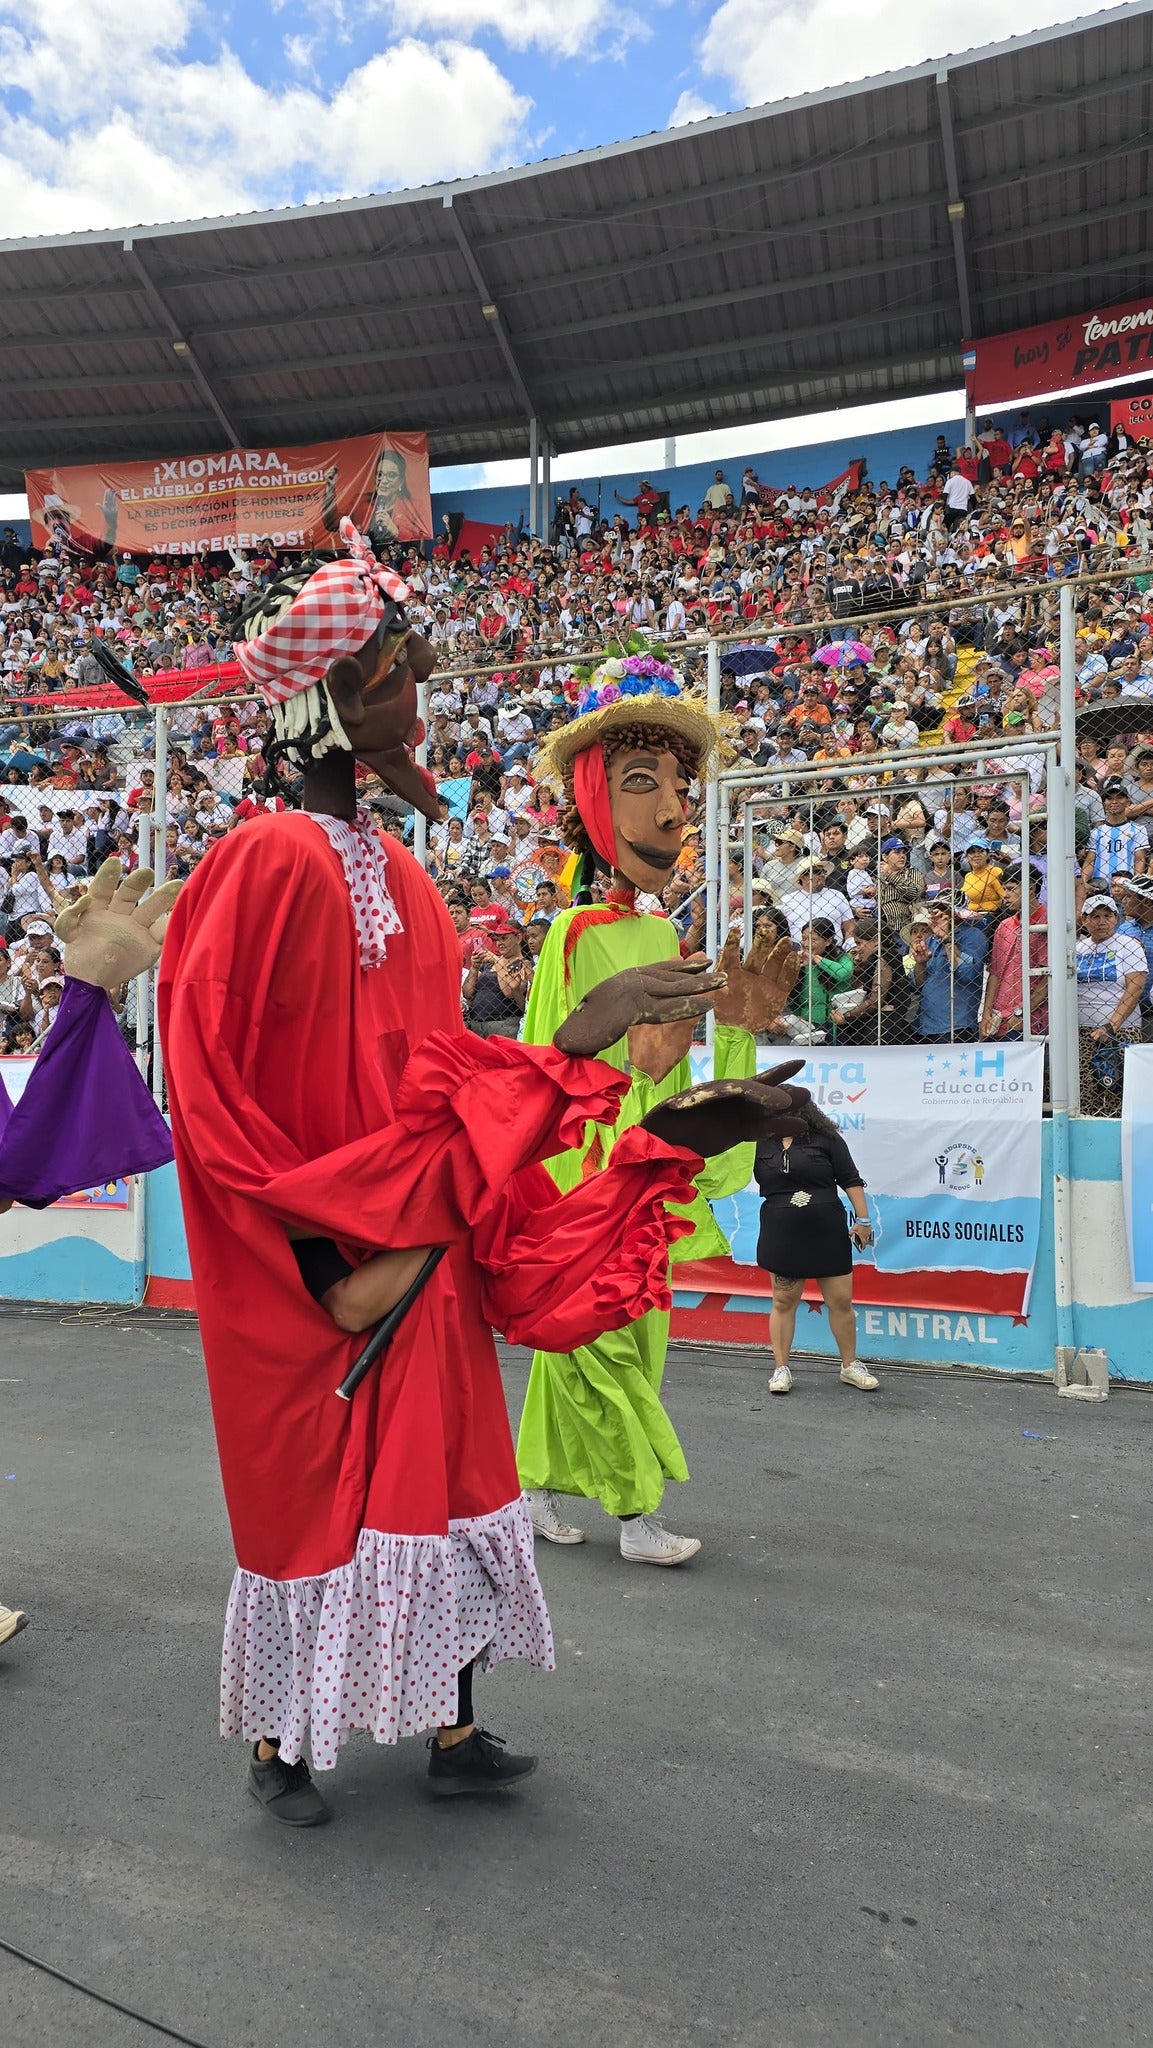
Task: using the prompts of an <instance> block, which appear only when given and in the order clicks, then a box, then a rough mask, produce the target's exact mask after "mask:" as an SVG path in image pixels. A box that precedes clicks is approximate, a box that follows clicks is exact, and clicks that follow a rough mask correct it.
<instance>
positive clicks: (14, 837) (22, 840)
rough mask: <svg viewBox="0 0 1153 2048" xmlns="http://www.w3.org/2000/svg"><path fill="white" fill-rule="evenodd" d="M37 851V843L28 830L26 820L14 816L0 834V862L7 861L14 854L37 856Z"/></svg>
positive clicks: (38, 849)
mask: <svg viewBox="0 0 1153 2048" xmlns="http://www.w3.org/2000/svg"><path fill="white" fill-rule="evenodd" d="M39 851H40V848H39V846H38V845H37V842H36V841H35V840H34V839H33V837H32V834H31V832H30V831H29V830H28V820H27V818H22V817H19V816H15V815H14V816H13V818H12V821H11V823H10V824H8V825H5V827H4V830H3V831H2V832H0V860H5V861H9V860H11V859H12V856H13V854H16V853H36V854H38V853H39Z"/></svg>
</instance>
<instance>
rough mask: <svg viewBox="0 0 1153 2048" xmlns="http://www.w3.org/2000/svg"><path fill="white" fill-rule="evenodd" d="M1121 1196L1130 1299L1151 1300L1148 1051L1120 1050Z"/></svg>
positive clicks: (1152, 1139)
mask: <svg viewBox="0 0 1153 2048" xmlns="http://www.w3.org/2000/svg"><path fill="white" fill-rule="evenodd" d="M1121 1193H1122V1199H1123V1201H1124V1204H1125V1234H1126V1236H1127V1238H1128V1240H1129V1272H1130V1276H1131V1278H1132V1282H1133V1292H1134V1294H1153V1045H1128V1046H1126V1048H1125V1081H1124V1086H1123V1088H1122V1092H1121Z"/></svg>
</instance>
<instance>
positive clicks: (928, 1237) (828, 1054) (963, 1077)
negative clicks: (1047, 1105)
mask: <svg viewBox="0 0 1153 2048" xmlns="http://www.w3.org/2000/svg"><path fill="white" fill-rule="evenodd" d="M798 1050H799V1049H798ZM787 1057H788V1048H787V1047H785V1046H759V1047H758V1048H757V1065H758V1068H760V1069H762V1070H763V1069H765V1068H766V1067H771V1066H776V1065H777V1063H778V1062H779V1061H780V1060H783V1059H786V1058H787ZM1044 1057H1045V1055H1044V1046H1043V1045H1042V1044H1040V1043H1038V1044H1035V1045H1033V1044H1031V1045H1016V1044H1010V1045H1004V1044H998V1045H994V1044H987V1045H944V1046H941V1045H933V1046H928V1045H908V1046H860V1047H857V1046H844V1047H837V1046H821V1047H820V1048H817V1047H814V1048H813V1049H812V1050H811V1052H810V1053H809V1055H808V1057H807V1058H806V1061H805V1067H804V1071H803V1072H802V1073H800V1074H798V1075H797V1077H796V1078H797V1081H798V1082H799V1083H801V1084H803V1086H805V1087H806V1088H808V1089H809V1090H810V1091H811V1093H812V1096H813V1100H814V1101H815V1103H816V1104H817V1107H818V1108H819V1109H822V1110H823V1111H824V1112H825V1115H826V1116H828V1117H829V1118H830V1119H831V1121H832V1122H833V1123H835V1124H836V1125H837V1126H838V1128H839V1129H840V1131H841V1133H842V1135H843V1137H844V1139H845V1142H846V1144H847V1145H848V1148H849V1150H850V1152H851V1153H852V1155H853V1158H854V1160H855V1161H856V1164H857V1165H858V1167H859V1168H860V1170H861V1174H862V1177H863V1179H864V1182H865V1186H866V1192H867V1199H868V1204H869V1214H870V1217H871V1219H872V1222H873V1227H874V1231H875V1233H876V1252H875V1257H876V1264H877V1268H878V1271H879V1272H881V1273H893V1274H897V1273H900V1274H917V1275H920V1276H925V1288H924V1295H925V1298H926V1299H927V1300H929V1301H930V1304H931V1301H932V1296H933V1283H932V1276H933V1275H934V1274H939V1273H944V1272H948V1273H951V1274H956V1273H957V1272H958V1271H965V1272H971V1273H972V1274H973V1306H974V1307H975V1308H984V1307H988V1308H989V1309H990V1310H993V1311H1001V1312H1004V1310H1005V1308H1011V1310H1012V1312H1013V1313H1017V1314H1020V1313H1023V1312H1024V1309H1025V1307H1026V1305H1027V1302H1028V1294H1029V1284H1030V1281H1031V1278H1032V1272H1033V1266H1034V1262H1035V1260H1036V1255H1037V1240H1038V1235H1039V1232H1040V1224H1041V1103H1042V1093H1043V1085H1044ZM715 1209H716V1215H717V1220H718V1222H719V1223H720V1225H721V1228H722V1229H723V1230H724V1231H725V1232H726V1234H727V1235H728V1236H729V1242H730V1246H731V1249H732V1255H733V1258H734V1259H735V1260H736V1261H737V1262H738V1263H739V1264H747V1265H752V1264H754V1263H755V1261H756V1243H757V1229H758V1222H759V1201H758V1197H757V1194H756V1190H755V1188H752V1189H750V1190H748V1191H745V1192H744V1193H742V1194H741V1195H738V1196H736V1197H734V1198H733V1199H732V1200H731V1201H725V1202H718V1203H717V1204H716V1205H715ZM986 1296H987V1297H988V1298H987V1299H986ZM902 1298H904V1296H902Z"/></svg>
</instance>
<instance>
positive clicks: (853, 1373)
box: [841, 1358, 881, 1394]
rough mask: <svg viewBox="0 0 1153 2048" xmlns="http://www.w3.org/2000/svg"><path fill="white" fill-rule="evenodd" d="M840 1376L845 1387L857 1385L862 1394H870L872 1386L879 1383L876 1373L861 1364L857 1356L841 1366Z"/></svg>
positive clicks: (876, 1385)
mask: <svg viewBox="0 0 1153 2048" xmlns="http://www.w3.org/2000/svg"><path fill="white" fill-rule="evenodd" d="M841 1378H842V1379H843V1380H844V1382H845V1385H846V1386H847V1387H859V1388H860V1389H861V1392H862V1394H871V1393H872V1391H873V1388H874V1387H879V1386H880V1384H881V1382H880V1381H879V1379H878V1378H877V1375H876V1373H875V1372H870V1371H869V1368H868V1366H867V1365H862V1364H861V1361H860V1359H859V1358H853V1359H850V1361H849V1363H848V1365H843V1366H842V1367H841Z"/></svg>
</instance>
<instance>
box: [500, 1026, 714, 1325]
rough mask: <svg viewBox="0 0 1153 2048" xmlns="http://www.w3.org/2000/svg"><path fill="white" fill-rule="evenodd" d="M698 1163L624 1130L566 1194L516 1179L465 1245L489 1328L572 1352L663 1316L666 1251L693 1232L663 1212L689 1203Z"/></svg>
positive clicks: (539, 1172) (543, 1180) (525, 1176)
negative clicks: (479, 1276)
mask: <svg viewBox="0 0 1153 2048" xmlns="http://www.w3.org/2000/svg"><path fill="white" fill-rule="evenodd" d="M491 1042H492V1041H490V1043H491ZM701 1164H702V1162H701V1160H700V1159H699V1158H698V1157H697V1156H696V1154H695V1153H692V1152H687V1151H681V1150H679V1149H678V1148H675V1147H673V1146H671V1145H666V1144H664V1143H663V1142H662V1140H661V1139H659V1138H654V1137H652V1136H651V1135H650V1133H649V1132H648V1131H642V1130H640V1129H639V1128H633V1129H631V1130H628V1131H626V1132H625V1133H624V1134H623V1136H622V1137H621V1138H620V1139H619V1140H618V1142H617V1144H616V1145H615V1146H614V1148H613V1153H612V1157H611V1159H610V1161H609V1164H608V1166H607V1167H606V1168H605V1170H604V1171H603V1172H602V1173H596V1174H593V1175H591V1176H590V1178H589V1179H588V1180H586V1181H582V1182H581V1183H580V1185H579V1186H578V1187H575V1188H573V1189H572V1190H571V1191H570V1192H569V1193H568V1194H565V1195H562V1194H559V1193H558V1191H557V1187H556V1183H555V1181H553V1179H552V1177H551V1176H550V1175H549V1174H548V1173H546V1172H545V1171H544V1169H543V1168H542V1167H533V1168H530V1169H527V1170H526V1171H525V1172H522V1173H519V1174H517V1175H516V1176H515V1178H514V1179H513V1180H511V1181H510V1183H509V1185H508V1187H507V1189H506V1191H505V1195H504V1199H503V1201H502V1203H501V1204H500V1207H499V1209H497V1210H496V1211H494V1213H493V1215H492V1216H491V1217H489V1218H488V1219H486V1221H485V1222H484V1223H483V1224H482V1226H481V1227H480V1229H478V1230H477V1231H476V1232H475V1233H474V1237H473V1245H472V1250H473V1256H474V1258H475V1259H476V1261H477V1264H478V1265H479V1266H480V1267H481V1269H482V1271H483V1273H484V1286H483V1290H482V1300H483V1306H484V1310H485V1314H486V1315H487V1316H488V1318H489V1321H490V1322H492V1323H494V1324H495V1326H496V1328H497V1329H498V1330H501V1331H503V1333H504V1335H505V1336H506V1337H507V1338H508V1339H509V1342H510V1343H513V1344H528V1345H531V1346H533V1347H534V1348H539V1349H540V1350H542V1351H574V1350H576V1349H577V1347H578V1346H579V1345H582V1344H590V1343H592V1342H593V1340H594V1338H596V1337H600V1336H603V1334H604V1332H605V1331H606V1330H619V1329H621V1328H623V1326H624V1325H625V1324H626V1323H631V1322H634V1321H635V1320H636V1318H637V1317H638V1316H643V1315H645V1314H647V1312H648V1310H649V1309H652V1308H661V1309H667V1308H668V1307H669V1305H670V1293H669V1246H670V1244H671V1243H672V1242H673V1241H674V1240H675V1239H676V1238H678V1237H681V1236H683V1235H685V1234H686V1233H687V1232H689V1231H691V1230H692V1228H693V1226H692V1224H691V1223H690V1222H689V1221H688V1220H687V1219H686V1218H684V1217H680V1216H672V1215H670V1214H669V1213H668V1209H667V1207H666V1205H667V1204H668V1203H670V1202H675V1203H680V1204H685V1203H688V1202H690V1201H691V1200H692V1196H693V1175H694V1174H696V1173H699V1172H700V1170H701Z"/></svg>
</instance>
